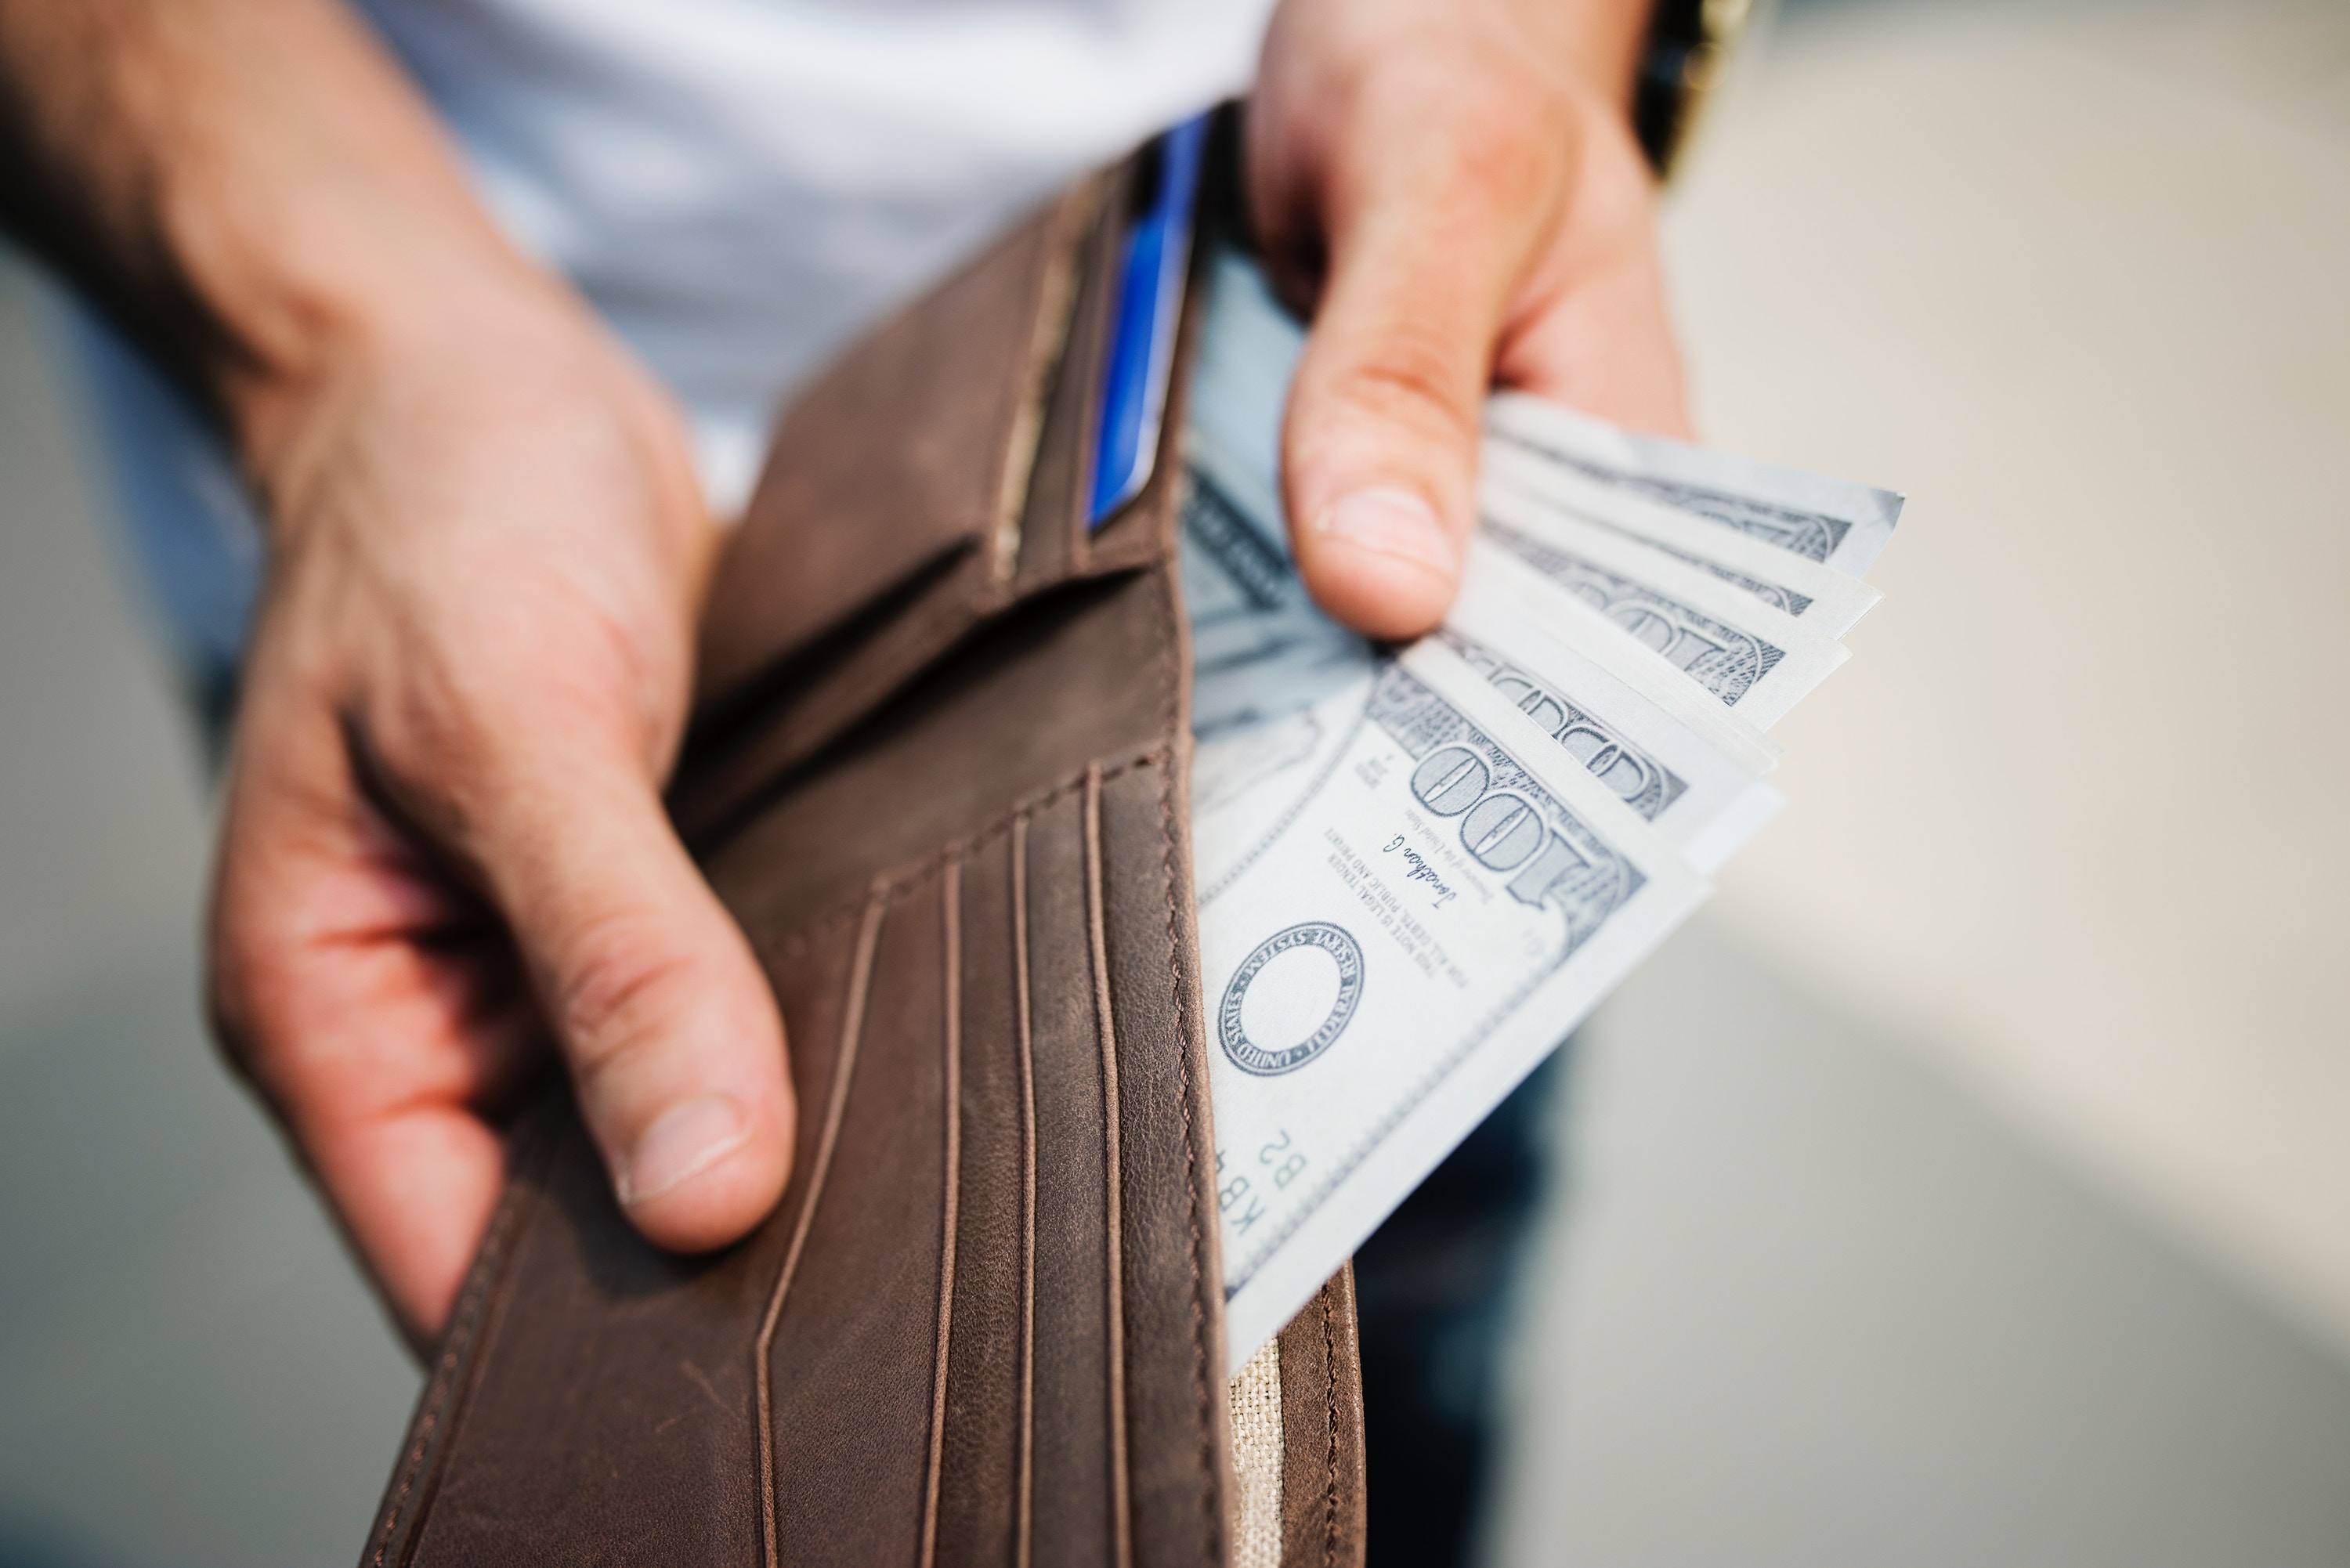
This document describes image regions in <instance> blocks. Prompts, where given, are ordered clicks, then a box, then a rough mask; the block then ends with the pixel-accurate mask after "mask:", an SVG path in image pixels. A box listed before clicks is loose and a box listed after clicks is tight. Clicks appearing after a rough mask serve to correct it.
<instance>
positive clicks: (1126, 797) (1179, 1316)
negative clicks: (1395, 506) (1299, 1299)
mask: <svg viewBox="0 0 2350 1568" xmlns="http://www.w3.org/2000/svg"><path fill="white" fill-rule="evenodd" d="M1099 814H1100V828H1099V834H1100V843H1101V845H1102V848H1103V854H1104V861H1103V867H1102V876H1101V887H1102V890H1103V908H1102V924H1103V933H1104V952H1105V955H1106V967H1107V978H1108V992H1109V999H1110V1002H1111V1012H1112V1015H1113V1025H1112V1026H1113V1030H1114V1034H1115V1038H1116V1041H1117V1048H1118V1090H1119V1099H1118V1148H1119V1174H1120V1179H1121V1182H1122V1185H1123V1187H1124V1189H1125V1192H1126V1201H1125V1203H1124V1206H1123V1210H1122V1241H1121V1254H1122V1262H1123V1265H1124V1272H1125V1279H1124V1300H1125V1305H1126V1334H1125V1347H1126V1359H1127V1372H1126V1386H1127V1390H1128V1393H1127V1425H1128V1434H1129V1447H1130V1449H1131V1452H1132V1454H1133V1461H1132V1466H1131V1483H1130V1484H1131V1488H1132V1494H1133V1513H1134V1534H1135V1539H1136V1542H1137V1543H1138V1547H1137V1554H1136V1561H1137V1563H1139V1564H1140V1565H1141V1568H1177V1565H1179V1564H1180V1565H1185V1568H1188V1565H1189V1564H1191V1563H1202V1562H1220V1561H1222V1555H1223V1551H1224V1545H1225V1541H1224V1537H1225V1532H1226V1530H1227V1527H1228V1515H1229V1509H1230V1503H1229V1497H1230V1492H1231V1475H1230V1468H1231V1460H1230V1457H1229V1456H1230V1452H1231V1444H1230V1439H1229V1438H1228V1436H1227V1433H1226V1428H1227V1426H1228V1424H1229V1413H1228V1411H1227V1409H1226V1406H1225V1400H1224V1383H1225V1378H1224V1359H1223V1313H1222V1305H1223V1303H1222V1278H1223V1276H1222V1271H1221V1267H1220V1264H1219V1261H1218V1258H1217V1253H1216V1244H1217V1241H1216V1238H1217V1231H1216V1211H1215V1188H1214V1169H1215V1145H1214V1139H1213V1136H1212V1129H1211V1124H1210V1115H1209V1101H1208V1081H1207V1058H1206V1046H1205V1041H1204V1037H1203V1035H1202V1033H1201V1027H1200V1019H1199V1014H1198V1005H1197V999H1198V997H1199V995H1200V979H1199V972H1198V953H1197V951H1196V947H1195V941H1194V939H1193V937H1192V932H1193V930H1194V929H1195V926H1194V921H1193V918H1192V915H1191V867H1190V866H1189V865H1188V863H1187V861H1186V854H1185V848H1184V844H1185V840H1184V837H1183V834H1182V831H1181V825H1182V824H1183V823H1184V821H1185V819H1186V812H1185V805H1184V803H1183V801H1182V799H1181V797H1180V784H1179V775H1178V773H1177V767H1176V763H1175V762H1174V759H1171V758H1169V759H1161V760H1158V761H1154V762H1153V763H1149V764H1148V765H1144V766H1139V767H1134V768H1128V769H1126V770H1124V771H1123V772H1121V773H1119V774H1116V775H1114V776H1110V777H1106V778H1105V779H1104V780H1103V781H1102V784H1101V789H1100V794H1099Z"/></svg>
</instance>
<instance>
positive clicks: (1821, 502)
mask: <svg viewBox="0 0 2350 1568" xmlns="http://www.w3.org/2000/svg"><path fill="white" fill-rule="evenodd" d="M1485 431H1486V434H1487V435H1488V436H1489V437H1490V438H1492V439H1493V440H1495V441H1501V442H1503V443H1506V444H1508V445H1512V446H1515V447H1518V448H1520V449H1522V450H1523V451H1526V452H1531V453H1533V454H1534V455H1536V456H1539V457H1541V458H1544V459H1545V460H1546V461H1548V462H1552V463H1555V464H1556V465H1557V466H1559V467H1562V468H1566V469H1571V470H1574V471H1576V472H1581V473H1584V474H1586V475H1588V476H1589V477H1591V478H1593V479H1596V480H1598V481H1600V482H1601V483H1606V484H1609V485H1613V486H1616V487H1617V488H1619V489H1623V490H1627V491H1630V492H1632V493H1636V494H1639V495H1644V496H1647V497H1648V498H1649V499H1651V500H1655V501H1659V502H1662V503H1663V504H1666V505H1668V506H1672V507H1676V508H1679V510H1681V511H1683V512H1686V513H1689V514H1691V515H1692V516H1696V517H1702V518H1706V519H1708V520H1709V521H1711V522H1712V523H1713V524H1716V525H1717V526H1720V527H1722V528H1725V529H1728V530H1731V531H1732V532H1735V533H1739V534H1743V535H1746V536H1747V537H1749V538H1752V539H1759V540H1761V541H1763V543H1765V544H1768V545H1774V546H1776V547H1777V548H1779V549H1782V550H1784V551H1787V552H1788V553H1790V554H1792V555H1797V556H1803V557H1804V558H1805V559H1807V560H1813V561H1817V562H1819V563H1820V564H1822V565H1823V566H1833V567H1835V569H1836V570H1837V571H1839V572H1844V573H1846V574H1847V575H1849V576H1856V577H1857V576H1865V575H1866V573H1867V571H1868V568H1869V566H1871V565H1872V564H1873V563H1874V562H1875V561H1876V559H1877V553H1878V552H1879V551H1881V550H1883V549H1884V548H1885V546H1886V545H1887V543H1888V542H1890V541H1891V539H1892V537H1893V525H1894V524H1896V523H1897V522H1898V521H1899V520H1900V517H1901V502H1902V498H1901V497H1900V496H1899V495H1898V494H1896V493H1893V492H1892V491H1889V490H1878V489H1876V488H1874V487H1872V486H1870V485H1866V484H1852V483H1846V482H1845V481H1844V480H1840V479H1828V478H1825V477H1824V476H1822V475H1820V474H1816V473H1805V472H1803V471H1802V470H1800V469H1794V468H1783V467H1782V466H1780V465H1779V464H1777V463H1774V462H1756V461H1754V460H1753V459H1752V458H1744V457H1736V456H1732V455H1731V453H1729V452H1714V451H1711V450H1710V449H1708V448H1705V447H1701V446H1692V445H1691V444H1690V443H1689V442H1687V441H1670V440H1668V439H1666V438H1665V437H1663V436H1652V435H1642V434H1640V433H1638V431H1627V430H1618V429H1617V427H1615V426H1614V425H1611V424H1608V423H1607V422H1606V421H1601V420H1595V419H1592V418H1591V417H1589V416H1588V415H1586V414H1578V413H1576V412H1575V410H1572V409H1567V408H1562V407H1561V406H1559V405H1558V404H1556V403H1554V402H1550V401H1548V400H1544V399H1542V398H1535V397H1529V396H1527V395H1526V394H1524V393H1523V392H1500V393H1496V394H1495V395H1494V396H1493V397H1492V399H1491V400H1488V401H1487V403H1486V405H1485Z"/></svg>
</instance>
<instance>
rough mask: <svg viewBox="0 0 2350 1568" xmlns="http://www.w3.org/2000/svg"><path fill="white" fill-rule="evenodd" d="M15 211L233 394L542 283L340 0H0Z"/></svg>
mask: <svg viewBox="0 0 2350 1568" xmlns="http://www.w3.org/2000/svg"><path fill="white" fill-rule="evenodd" d="M0 137H5V142H6V145H5V147H0V160H5V166H6V172H5V174H0V220H5V223H7V224H8V226H9V227H10V228H11V229H13V230H14V231H16V234H17V235H18V236H19V237H20V238H21V239H22V240H23V241H24V242H25V243H26V244H28V245H29V246H30V247H31V248H33V249H35V250H36V251H37V252H39V253H41V254H44V255H45V256H46V257H47V259H48V260H50V261H51V262H52V263H53V264H54V265H57V266H58V267H59V268H60V269H61V270H62V271H64V272H66V273H67V274H68V277H69V278H70V279H71V281H72V282H74V283H75V284H76V285H77V286H79V287H81V288H83V289H84V290H86V291H87V292H88V294H89V295H90V296H92V297H93V298H95V299H96V300H97V301H98V302H99V305H100V306H102V307H103V308H105V309H106V310H108V311H109V313H110V314H111V315H113V316H114V317H116V318H117V320H118V321H119V322H120V323H121V325H123V326H124V327H126V328H127V329H128V330H129V331H130V332H131V334H132V335H133V336H134V337H138V338H139V339H140V340H141V342H142V344H143V346H145V347H147V348H149V349H150V350H151V352H153V353H154V354H156V355H157V356H158V357H159V358H161V359H162V360H163V362H164V363H165V364H166V365H167V366H168V367H169V368H171V369H172V370H173V371H175V372H176V373H177V374H178V375H179V377H180V378H181V379H182V380H184V381H186V382H187V383H189V384H190V386H191V387H192V389H194V390H195V391H197V392H198V393H199V395H200V396H202V397H203V398H205V399H206V400H207V401H208V402H209V403H210V404H211V405H212V407H213V410H215V411H216V412H218V413H219V414H221V415H223V416H224V418H225V419H226V420H227V421H228V422H229V424H230V425H231V427H232V429H233V431H234V433H235V434H236V436H237V438H238V440H239V441H240V442H241V443H242V444H243V445H244V447H245V449H246V456H247V458H248V461H251V460H252V459H254V458H255V455H256V449H265V448H267V447H268V446H269V445H270V444H271V443H272V441H274V439H275V438H276V431H277V429H278V428H279V427H280V426H282V424H283V423H284V416H283V413H282V412H281V408H282V405H283V404H284V403H285V402H286V400H288V399H290V398H295V397H298V396H300V395H301V391H302V389H305V388H309V387H315V386H316V385H317V383H318V382H319V380H320V379H321V378H322V377H323V376H325V375H326V374H327V367H328V364H329V363H330V362H331V361H332V360H334V359H335V358H336V357H337V356H338V355H342V354H344V353H346V352H348V351H349V350H351V349H353V348H361V349H362V350H363V349H364V347H365V346H366V345H367V344H368V343H369V342H370V341H371V340H376V339H380V338H382V337H387V336H397V335H400V334H403V333H410V332H415V331H421V330H424V329H426V328H427V327H428V326H429V323H427V322H425V321H424V320H422V319H421V317H423V316H424V314H425V313H426V312H429V311H431V310H432V309H433V308H434V307H435V306H436V304H438V303H439V302H440V301H442V300H445V299H447V298H448V297H449V296H450V295H451V294H452V291H472V290H478V289H479V288H481V287H483V286H491V287H497V286H515V285H520V286H533V284H534V282H535V278H534V275H533V272H532V269H531V268H530V267H529V266H528V265H527V264H526V263H525V262H524V261H523V260H522V259H521V258H520V257H519V256H517V255H516V254H515V253H514V252H513V251H512V250H511V248H510V247H509V246H507V245H506V244H505V243H504V240H503V239H502V238H501V237H500V236H499V235H498V234H497V233H496V232H495V230H494V228H493V227H492V226H491V224H490V223H489V222H488V220H487V218H486V216H485V215H484V213H482V212H481V210H480V209H479V207H478V205H477V204H476V202H474V200H473V195H472V193H471V192H470V190H469V189H468V187H467V185H466V183H465V181H464V178H463V173H462V171H460V169H459V168H458V166H457V163H456V161H455V159H454V157H453V156H452V151H451V150H450V148H449V146H448V144H447V142H446V141H445V140H444V139H443V138H442V134H441V132H440V130H439V129H438V127H437V126H436V125H435V124H434V122H433V120H432V115H431V113H430V111H429V110H428V109H427V108H426V107H425V105H424V104H423V103H422V101H421V99H420V98H419V97H418V95H417V94H416V92H415V90H414V88H412V87H411V85H410V84H409V82H408V81H407V79H406V78H405V77H404V76H403V75H402V74H401V72H400V68H399V67H398V66H397V65H396V64H395V63H394V62H393V61H392V60H390V58H389V57H387V56H386V55H385V54H384V52H383V50H382V49H381V48H380V46H379V45H378V44H377V43H376V42H375V40H374V39H373V38H372V37H371V36H369V34H368V32H367V31H366V29H365V28H364V27H363V26H361V25H360V24H359V22H358V21H357V20H356V19H355V18H354V17H352V16H350V15H349V14H348V12H347V11H346V10H345V9H344V8H343V6H342V5H340V4H339V0H71V3H70V4H58V3H57V0H0Z"/></svg>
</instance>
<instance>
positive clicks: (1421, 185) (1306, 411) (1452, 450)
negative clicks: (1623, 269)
mask: <svg viewBox="0 0 2350 1568" xmlns="http://www.w3.org/2000/svg"><path fill="white" fill-rule="evenodd" d="M1430 151H1433V152H1434V153H1435V154H1436V155H1434V156H1430ZM1444 151H1445V150H1442V149H1436V150H1428V149H1423V150H1422V151H1420V153H1419V156H1416V157H1412V158H1409V160H1407V161H1405V162H1404V163H1403V165H1402V167H1400V168H1399V169H1398V168H1397V165H1395V164H1393V163H1390V164H1389V165H1388V168H1390V169H1396V170H1397V172H1396V174H1395V175H1394V176H1393V177H1391V178H1388V179H1385V180H1383V182H1382V183H1381V185H1380V186H1379V187H1378V188H1377V189H1374V190H1372V191H1370V192H1366V193H1365V196H1364V199H1363V200H1362V201H1361V202H1358V203H1357V204H1356V207H1355V210H1354V211H1353V212H1351V213H1343V214H1341V218H1340V221H1337V222H1333V223H1331V224H1330V244H1329V256H1330V269H1329V274H1328V280H1327V282H1326V286H1325V287H1324V289H1323V292H1322V297H1321V302H1320V306H1319V308H1318V309H1317V310H1316V311H1315V318H1314V327H1313V330H1312V332H1311V334H1310V335H1309V336H1308V337H1307V339H1306V345H1305V356H1304V358H1302V359H1301V360H1300V361H1299V364H1298V369H1297V376H1296V379H1295V382H1294V383H1293V384H1292V387H1291V391H1290V400H1289V412H1288V416H1287V421H1286V423H1285V426H1284V431H1283V436H1282V460H1283V472H1284V488H1285V491H1286V499H1287V501H1288V504H1289V515H1290V517H1291V519H1292V520H1293V521H1292V528H1293V535H1294V543H1295V550H1296V553H1297V561H1298V569H1299V572H1300V573H1301V575H1302V576H1304V578H1305V583H1306V586H1307V587H1309V588H1310V589H1311V590H1312V591H1313V593H1314V596H1315V598H1316V599H1317V600H1319V601H1320V603H1321V605H1322V607H1324V608H1325V609H1326V610H1327V611H1329V613H1330V614H1331V615H1333V616H1335V617H1336V618H1338V619H1340V620H1342V621H1345V622H1347V624H1348V625H1351V626H1353V627H1355V628H1357V629H1359V630H1362V631H1364V632H1367V633H1369V634H1370V635H1372V636H1374V637H1385V638H1404V637H1412V636H1417V635H1419V633H1421V632H1424V631H1427V630H1429V629H1430V628H1432V627H1434V626H1435V625H1436V623H1437V622H1438V621H1439V620H1440V619H1442V618H1443V616H1444V612H1445V611H1446V610H1447V609H1449V608H1450V607H1451V603H1452V595H1453V591H1454V589H1455V587H1457V586H1458V584H1459V581H1460V576H1461V557H1462V554H1463V552H1464V550H1465V548H1466V541H1467V539H1468V536H1469V532H1470V529H1471V525H1472V524H1473V522H1474V505H1473V495H1474V485H1475V474H1476V459H1477V440H1478V430H1479V420H1480V416H1481V412H1482V405H1483V402H1484V396H1485V392H1486V389H1487V387H1488V385H1489V383H1490V381H1491V379H1492V356H1493V345H1494V341H1495V338H1496V337H1498V335H1499V333H1500V330H1501V325H1502V321H1503V315H1504V312H1505V311H1506V309H1507V308H1508V306H1509V303H1510V299H1511V296H1512V294H1513V292H1514V290H1515V289H1516V287H1517V286H1518V282H1519V279H1520V278H1521V276H1522V275H1523V272H1524V270H1525V266H1526V263H1527V259H1528V257H1529V255H1530V254H1531V252H1532V249H1533V246H1534V235H1535V234H1536V233H1538V231H1539V224H1540V223H1541V221H1542V219H1543V217H1544V215H1545V212H1544V203H1543V202H1542V201H1541V200H1540V199H1539V198H1536V199H1528V193H1529V191H1530V190H1539V188H1540V182H1539V181H1538V180H1532V179H1526V178H1523V177H1513V175H1518V174H1519V173H1520V171H1519V170H1517V169H1514V168H1513V167H1511V165H1512V164H1513V163H1523V161H1524V160H1523V159H1516V160H1513V159H1511V158H1508V157H1503V158H1500V159H1482V160H1480V159H1473V158H1466V157H1461V156H1458V155H1457V152H1458V150H1452V151H1454V152H1455V153H1456V155H1455V156H1451V157H1447V156H1444V155H1443V152H1444Z"/></svg>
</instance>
